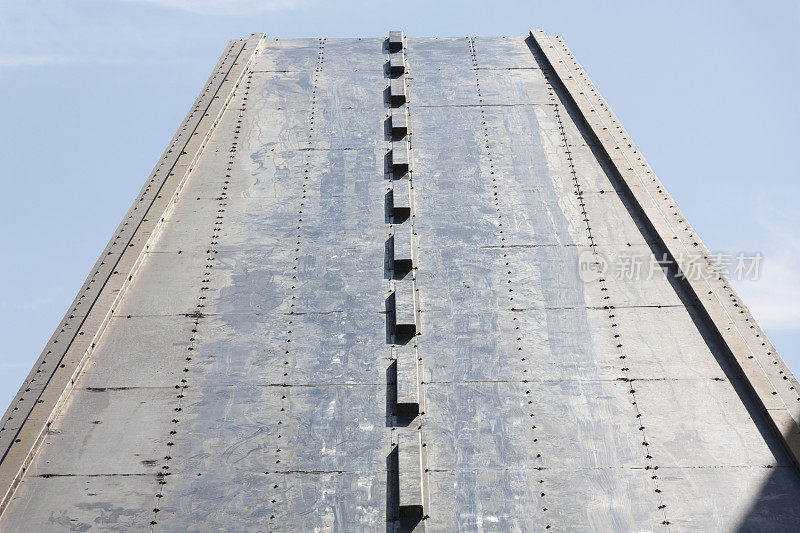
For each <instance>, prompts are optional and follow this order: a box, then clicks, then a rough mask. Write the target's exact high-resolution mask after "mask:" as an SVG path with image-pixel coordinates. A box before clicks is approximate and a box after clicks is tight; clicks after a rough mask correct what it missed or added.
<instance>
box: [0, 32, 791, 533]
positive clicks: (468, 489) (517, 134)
mask: <svg viewBox="0 0 800 533" xmlns="http://www.w3.org/2000/svg"><path fill="white" fill-rule="evenodd" d="M633 256H636V257H640V258H641V257H646V258H648V259H651V260H652V259H657V261H656V263H657V264H658V268H655V269H650V270H649V271H648V272H647V275H646V276H640V275H638V274H639V273H637V275H632V274H631V273H628V275H621V276H620V275H614V272H613V270H612V268H611V267H613V266H614V265H619V264H622V262H623V261H626V260H628V259H630V257H633ZM697 257H700V258H701V261H700V262H701V263H702V265H701V266H705V267H706V269H707V270H708V271H709V272H714V275H711V276H709V275H706V276H689V275H687V273H688V271H689V270H690V269H691V268H693V267H694V266H696V265H695V263H697V261H696V258H697ZM626 258H627V259H626ZM609 265H610V266H611V267H610V266H609ZM714 266H715V264H714V261H713V258H712V257H711V256H710V254H709V252H708V251H707V250H706V248H705V247H704V246H703V244H702V243H701V241H700V239H699V238H698V237H697V235H696V234H695V232H694V230H693V229H692V228H691V226H689V224H688V223H687V221H686V220H685V218H684V217H683V215H682V214H681V212H680V211H679V210H678V208H677V207H676V205H675V202H674V201H673V200H672V199H671V197H670V196H669V195H668V194H667V192H666V191H665V189H664V187H663V185H662V184H661V183H660V182H659V181H658V180H657V178H656V177H655V175H654V174H653V172H652V169H651V168H650V167H649V166H648V165H647V163H646V162H645V161H644V159H643V157H642V156H641V154H640V153H639V152H638V149H637V148H636V146H635V145H634V143H633V141H631V139H630V138H629V137H628V135H627V133H626V132H625V130H624V129H623V128H622V126H621V125H620V123H619V121H618V120H617V118H616V116H615V115H614V114H613V113H612V112H611V111H610V109H609V108H608V106H607V104H606V103H605V102H604V100H603V99H602V97H601V96H600V95H599V93H598V92H597V90H596V89H595V87H594V85H593V84H592V83H591V81H590V80H589V79H588V77H587V76H586V74H585V72H584V71H583V70H582V68H581V67H580V66H579V65H578V63H577V62H576V60H575V58H574V57H573V56H572V54H571V53H570V51H569V50H568V49H567V47H566V45H565V44H564V42H563V41H562V40H561V39H560V38H557V37H550V36H548V35H546V34H545V33H544V32H542V31H532V32H531V34H530V35H529V36H527V37H502V38H499V37H490V38H485V37H474V38H406V37H404V36H403V34H402V32H390V34H389V37H388V39H288V40H273V39H266V38H265V37H264V36H263V35H260V34H258V35H253V36H251V37H250V38H249V39H246V40H238V41H232V42H231V43H230V44H229V45H228V47H227V48H226V49H225V51H224V53H223V55H222V58H221V59H220V61H219V63H218V64H217V66H216V67H215V69H214V71H213V73H212V75H211V77H210V78H209V80H208V83H207V84H206V85H205V86H204V88H203V91H202V93H201V94H200V96H199V97H198V99H197V101H196V102H195V104H194V105H193V106H192V108H191V110H190V112H189V114H188V115H187V117H186V119H185V120H184V121H183V123H181V125H180V127H179V129H178V132H177V133H176V135H175V137H174V139H173V141H172V142H171V143H170V145H169V147H168V149H167V151H166V152H165V153H164V155H163V156H162V158H161V159H160V160H159V162H158V163H157V165H156V168H155V170H154V171H153V173H152V174H151V175H150V177H149V178H148V179H147V182H146V183H145V185H144V188H143V189H142V191H141V193H140V194H139V196H138V197H137V198H136V200H135V201H134V204H133V206H132V207H131V209H130V211H128V213H127V214H126V215H125V218H124V219H123V221H122V223H121V224H120V226H119V227H118V228H117V231H116V232H115V233H114V235H113V237H112V240H111V242H110V243H109V244H108V247H107V248H106V249H105V250H104V251H103V253H102V255H101V256H100V259H99V260H98V262H97V264H96V266H95V268H93V269H92V272H91V273H90V275H89V277H88V279H87V280H86V283H85V284H84V285H83V287H81V290H80V292H79V293H78V296H77V298H76V299H75V302H74V303H73V305H72V306H70V309H69V311H68V312H67V314H66V316H65V318H64V320H63V321H62V322H61V323H60V324H59V326H58V327H57V328H56V332H55V333H54V335H53V337H52V338H51V340H50V341H49V343H48V344H47V346H46V347H45V350H44V352H43V354H42V356H41V357H40V358H39V360H38V361H37V362H36V364H35V366H34V368H33V370H32V371H31V373H30V375H29V376H28V378H27V379H26V381H25V383H24V384H23V386H22V388H21V389H20V392H19V393H18V395H17V396H16V397H15V398H14V400H13V402H12V404H11V406H10V407H9V409H8V411H7V412H6V414H5V417H4V418H3V420H2V429H0V454H2V455H0V497H2V500H0V512H2V515H0V529H1V530H2V531H40V530H46V531H59V530H75V531H87V530H99V531H111V530H113V531H118V530H127V529H130V530H141V529H153V530H155V531H177V530H195V531H212V530H218V531H219V530H225V531H228V530H256V531H267V530H270V531H287V530H304V531H319V530H336V531H374V530H388V531H394V530H410V529H415V528H416V529H427V530H430V531H454V530H503V531H505V530H516V531H523V530H524V531H531V530H539V529H548V528H549V529H553V530H556V531H563V530H576V531H597V530H620V531H654V530H671V531H689V530H691V531H694V530H701V531H733V530H789V529H795V528H797V527H798V526H797V524H798V523H800V497H799V496H800V476H799V475H798V469H797V468H798V466H797V465H798V460H799V459H800V438H799V435H800V432H799V430H798V420H800V408H799V407H800V395H798V383H797V381H796V379H795V378H794V377H793V376H792V375H791V373H790V372H789V370H788V369H787V368H786V366H785V364H784V363H783V362H782V361H781V359H780V358H779V357H778V355H777V353H776V352H775V349H774V348H773V346H772V345H771V344H770V343H769V341H768V340H767V339H766V337H765V336H764V333H763V332H762V331H761V329H760V328H759V327H758V325H757V324H756V322H755V320H754V319H753V317H752V315H751V314H750V312H749V311H748V310H747V308H746V307H745V306H744V304H743V303H742V302H741V300H740V299H739V297H738V296H737V294H736V292H735V291H734V290H733V289H732V288H731V286H730V284H729V282H728V281H727V278H726V277H725V276H724V275H723V274H722V273H717V271H716V270H714ZM681 274H683V275H681Z"/></svg>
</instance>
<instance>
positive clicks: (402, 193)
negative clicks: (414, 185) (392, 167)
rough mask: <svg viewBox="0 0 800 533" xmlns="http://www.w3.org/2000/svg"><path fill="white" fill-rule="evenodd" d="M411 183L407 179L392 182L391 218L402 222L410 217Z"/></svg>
mask: <svg viewBox="0 0 800 533" xmlns="http://www.w3.org/2000/svg"><path fill="white" fill-rule="evenodd" d="M410 185H411V182H410V181H409V180H408V178H400V179H398V180H395V181H394V184H393V188H392V216H393V217H394V218H395V222H402V221H404V220H406V219H407V218H408V217H410V216H411V189H410Z"/></svg>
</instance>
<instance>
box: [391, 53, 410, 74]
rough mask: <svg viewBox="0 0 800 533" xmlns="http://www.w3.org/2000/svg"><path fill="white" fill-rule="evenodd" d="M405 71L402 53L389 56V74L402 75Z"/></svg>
mask: <svg viewBox="0 0 800 533" xmlns="http://www.w3.org/2000/svg"><path fill="white" fill-rule="evenodd" d="M405 71H406V65H405V61H404V60H403V52H396V53H393V54H389V72H390V73H391V74H403V73H404V72H405Z"/></svg>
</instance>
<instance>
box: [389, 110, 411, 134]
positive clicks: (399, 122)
mask: <svg viewBox="0 0 800 533" xmlns="http://www.w3.org/2000/svg"><path fill="white" fill-rule="evenodd" d="M407 133H408V108H407V107H406V106H405V105H401V106H399V107H393V108H392V136H393V137H404V136H405V135H406V134H407Z"/></svg>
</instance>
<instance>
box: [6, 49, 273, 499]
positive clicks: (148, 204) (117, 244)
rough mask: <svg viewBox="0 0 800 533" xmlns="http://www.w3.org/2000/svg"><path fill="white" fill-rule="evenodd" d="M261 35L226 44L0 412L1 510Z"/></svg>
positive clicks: (255, 53) (98, 337)
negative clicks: (217, 60)
mask: <svg viewBox="0 0 800 533" xmlns="http://www.w3.org/2000/svg"><path fill="white" fill-rule="evenodd" d="M263 41H264V36H263V34H253V35H252V36H251V37H250V38H249V39H247V40H237V41H231V42H230V43H229V44H228V47H227V48H226V49H225V52H224V53H223V55H222V57H221V59H220V60H219V62H218V63H217V66H216V67H215V69H214V71H213V73H212V75H211V77H210V78H209V79H208V81H207V83H206V85H205V86H204V88H203V90H202V92H201V93H200V96H198V98H197V100H196V101H195V103H194V105H193V106H192V108H191V109H190V111H189V113H188V114H187V116H186V118H185V119H184V121H183V122H182V123H181V125H180V127H179V129H178V132H177V133H176V134H175V136H174V137H173V139H172V142H171V143H170V145H169V146H168V147H167V150H166V151H165V152H164V154H163V155H162V156H161V158H160V159H159V161H158V164H157V165H156V168H155V170H153V172H152V173H151V174H150V176H149V177H148V179H147V182H146V183H145V186H144V187H143V188H142V190H141V192H140V193H139V196H137V198H136V200H135V201H134V204H133V206H132V207H131V208H130V210H129V211H128V212H127V214H126V215H125V218H124V219H123V221H122V223H121V224H120V226H119V227H118V228H117V231H116V232H115V233H114V235H113V236H112V238H111V241H110V242H109V244H108V245H107V246H106V248H105V250H104V251H103V252H102V254H101V256H100V258H99V259H98V261H97V263H96V264H95V267H94V268H93V269H92V271H91V274H90V275H89V277H88V278H87V280H86V282H85V283H84V285H83V286H82V288H81V290H80V292H79V293H78V296H77V297H76V299H75V301H74V302H73V304H72V306H70V309H69V311H67V313H66V315H65V317H64V319H63V320H62V321H61V323H60V324H59V326H58V328H57V330H56V332H55V333H54V334H53V336H52V338H51V339H50V341H49V342H48V344H47V345H46V346H45V349H44V351H43V353H42V355H41V357H40V358H39V360H38V361H37V363H36V364H35V366H34V368H33V370H32V371H31V373H30V375H29V376H28V378H27V379H26V380H25V382H24V384H23V386H22V388H21V389H20V391H19V393H18V394H17V396H16V397H15V399H14V401H13V402H12V404H11V406H10V407H9V409H8V411H7V412H6V414H5V416H4V417H3V420H2V425H1V426H0V513H2V511H3V510H4V509H5V507H6V506H7V505H8V502H9V501H10V499H11V497H12V495H13V493H14V490H15V488H16V487H17V485H18V484H19V482H20V479H21V478H22V474H23V473H24V472H25V469H26V468H27V467H28V465H29V463H30V461H31V459H32V458H33V456H34V454H35V453H36V450H37V448H38V446H39V444H40V443H41V442H42V439H43V437H44V435H45V434H46V432H47V430H48V428H49V426H50V424H51V422H52V420H53V418H54V417H55V416H56V414H57V413H58V411H59V409H60V408H61V406H62V404H63V402H64V401H65V398H66V397H67V395H68V394H69V392H70V390H71V389H72V387H73V385H74V383H75V380H76V379H77V376H78V375H79V374H80V372H81V370H82V368H83V367H84V365H85V364H86V361H87V359H88V358H89V357H90V356H91V354H92V352H93V350H94V348H95V346H96V344H97V342H98V341H99V339H100V337H101V335H102V334H103V332H104V331H105V329H106V326H107V325H108V322H109V319H110V317H111V316H112V314H113V313H114V311H115V310H116V308H117V305H118V304H119V302H120V300H121V298H122V297H123V296H124V295H125V293H126V291H127V289H128V287H129V286H130V283H131V281H132V280H133V278H134V276H135V275H136V273H137V271H138V268H139V266H140V265H141V264H142V261H143V257H144V255H145V252H146V251H147V250H148V249H149V247H150V245H151V243H152V242H153V239H154V238H155V237H156V236H157V235H158V233H159V231H160V230H161V226H162V222H163V221H164V219H165V217H166V216H167V215H168V214H169V212H170V210H171V209H172V207H173V205H174V203H175V201H176V200H177V198H178V196H179V194H180V193H181V190H182V188H183V186H184V184H185V182H186V180H187V178H188V176H189V174H190V173H191V171H192V170H193V169H194V167H195V165H196V164H197V161H198V159H199V158H200V156H201V154H202V153H203V150H204V148H205V147H206V144H207V143H208V141H209V139H210V137H211V134H212V133H213V131H214V130H215V128H216V127H217V125H218V123H219V121H220V120H221V118H222V115H223V113H225V111H226V109H228V107H229V104H230V102H231V99H232V98H233V94H234V91H235V90H236V88H237V87H238V86H239V84H240V83H241V82H242V81H243V79H244V78H245V76H246V73H247V70H248V67H249V65H250V64H251V63H252V61H253V60H254V58H255V57H256V55H257V54H258V51H259V49H260V48H261V47H262V46H263ZM130 228H133V230H132V231H131V229H130ZM126 230H127V231H126Z"/></svg>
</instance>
